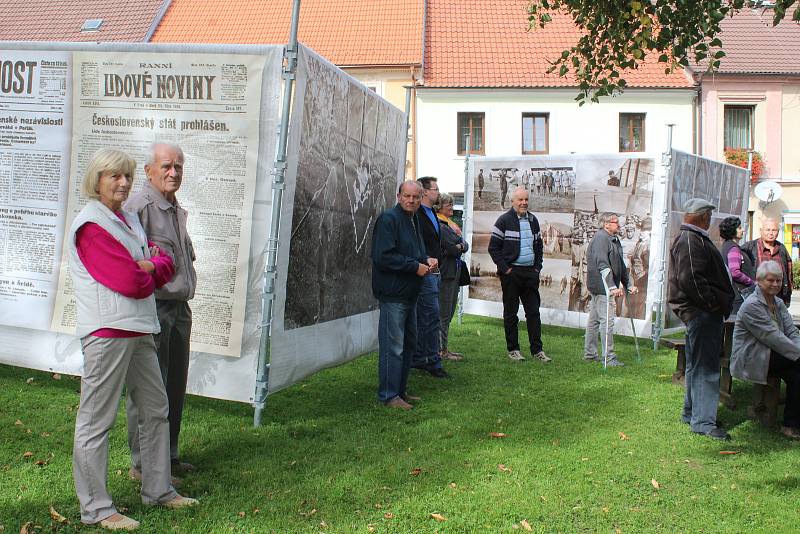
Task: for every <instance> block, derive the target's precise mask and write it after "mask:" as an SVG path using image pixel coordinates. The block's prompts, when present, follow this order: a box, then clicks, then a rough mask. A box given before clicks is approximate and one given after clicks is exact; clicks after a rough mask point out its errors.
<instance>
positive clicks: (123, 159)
mask: <svg viewBox="0 0 800 534" xmlns="http://www.w3.org/2000/svg"><path fill="white" fill-rule="evenodd" d="M135 170H136V160H134V159H133V158H132V157H130V156H129V155H127V154H126V153H125V152H123V151H122V150H117V149H115V148H101V149H100V150H98V151H97V152H95V153H94V156H92V160H91V161H90V162H89V165H88V166H87V167H86V174H84V176H83V186H82V187H81V191H82V192H83V194H84V195H86V196H87V197H89V198H94V199H98V198H100V192H99V191H98V190H97V183H98V182H99V181H100V177H101V176H103V175H104V174H106V173H112V174H127V175H128V176H129V177H130V179H131V183H133V173H134V171H135Z"/></svg>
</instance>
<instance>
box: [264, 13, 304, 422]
mask: <svg viewBox="0 0 800 534" xmlns="http://www.w3.org/2000/svg"><path fill="white" fill-rule="evenodd" d="M299 22H300V0H294V5H293V6H292V25H291V30H290V32H289V44H288V45H287V46H286V48H285V49H284V51H283V60H284V64H283V108H282V111H281V125H280V130H279V137H278V149H277V153H276V156H275V165H274V167H273V170H272V177H273V178H272V213H271V218H270V226H269V237H268V238H267V249H266V251H265V253H266V255H267V263H266V266H265V267H264V290H263V293H262V297H261V343H260V344H259V347H258V369H257V371H256V390H255V394H254V396H253V407H254V408H255V414H254V415H253V426H255V427H259V426H261V414H262V412H263V411H264V408H265V406H266V404H267V379H268V378H269V363H267V362H268V360H269V356H270V335H271V329H272V311H273V306H274V304H275V279H276V277H277V265H278V240H279V230H280V222H281V204H282V202H283V190H284V188H285V187H286V145H287V142H288V134H289V114H290V113H291V108H292V92H293V89H294V78H295V71H296V69H297V27H298V24H299Z"/></svg>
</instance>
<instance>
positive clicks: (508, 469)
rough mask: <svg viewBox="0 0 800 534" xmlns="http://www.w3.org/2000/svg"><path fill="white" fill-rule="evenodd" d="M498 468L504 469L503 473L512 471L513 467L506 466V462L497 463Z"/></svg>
mask: <svg viewBox="0 0 800 534" xmlns="http://www.w3.org/2000/svg"><path fill="white" fill-rule="evenodd" d="M497 469H498V470H499V471H502V472H503V473H510V472H511V468H510V467H506V465H505V464H497Z"/></svg>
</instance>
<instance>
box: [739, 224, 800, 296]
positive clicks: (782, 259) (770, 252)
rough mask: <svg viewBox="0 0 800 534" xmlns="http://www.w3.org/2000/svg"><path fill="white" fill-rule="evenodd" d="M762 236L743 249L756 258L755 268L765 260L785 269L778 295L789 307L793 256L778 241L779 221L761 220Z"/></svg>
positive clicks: (746, 244)
mask: <svg viewBox="0 0 800 534" xmlns="http://www.w3.org/2000/svg"><path fill="white" fill-rule="evenodd" d="M760 234H761V238H760V239H754V240H753V241H748V242H747V243H745V244H744V245H742V250H744V251H747V252H749V253H750V257H751V258H754V259H755V264H756V265H755V268H756V269H757V268H758V266H759V265H761V264H762V263H764V262H765V261H770V260H772V261H776V262H778V265H780V266H781V268H782V269H783V285H782V286H781V292H780V293H778V297H779V298H780V299H781V300H782V301H783V303H784V304H786V307H787V308H788V307H789V306H791V304H792V256H791V255H790V254H789V251H788V250H786V247H785V246H784V245H783V243H781V242H780V241H778V222H777V221H776V220H775V219H764V220H763V221H762V222H761V230H760Z"/></svg>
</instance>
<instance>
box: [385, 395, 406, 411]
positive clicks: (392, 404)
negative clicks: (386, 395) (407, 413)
mask: <svg viewBox="0 0 800 534" xmlns="http://www.w3.org/2000/svg"><path fill="white" fill-rule="evenodd" d="M384 404H385V405H386V407H387V408H400V409H401V410H410V409H412V408H413V406H411V405H410V404H409V403H407V402H406V401H404V400H403V399H401V398H400V397H395V398H393V399H390V400H388V401H386V402H385V403H384Z"/></svg>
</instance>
